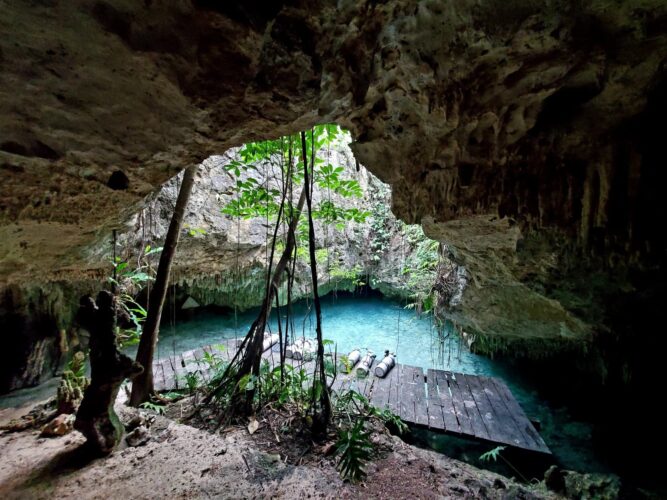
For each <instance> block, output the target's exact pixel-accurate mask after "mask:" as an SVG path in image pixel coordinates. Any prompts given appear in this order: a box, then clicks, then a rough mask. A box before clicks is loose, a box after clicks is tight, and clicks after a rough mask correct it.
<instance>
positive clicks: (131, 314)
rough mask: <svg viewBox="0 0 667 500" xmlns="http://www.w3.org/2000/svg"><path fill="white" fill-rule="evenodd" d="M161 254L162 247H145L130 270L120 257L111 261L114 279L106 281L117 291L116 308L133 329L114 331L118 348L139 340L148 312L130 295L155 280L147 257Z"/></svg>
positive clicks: (127, 262)
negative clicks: (123, 313)
mask: <svg viewBox="0 0 667 500" xmlns="http://www.w3.org/2000/svg"><path fill="white" fill-rule="evenodd" d="M160 252H162V247H156V248H153V247H151V245H146V247H145V248H144V250H143V252H142V255H141V257H140V258H139V262H140V264H139V265H138V266H137V267H135V268H132V267H131V266H130V264H129V261H127V260H123V259H122V258H121V257H116V258H115V259H111V265H112V266H113V269H114V275H115V278H114V277H109V278H108V281H109V283H111V284H112V285H114V286H115V287H116V289H117V291H118V306H119V307H120V308H121V310H122V311H124V312H125V314H126V315H127V317H128V318H130V321H131V322H132V325H133V328H119V329H118V330H117V331H116V339H117V341H118V344H119V347H121V348H123V347H127V346H129V345H133V344H137V343H138V342H139V339H140V338H141V331H142V327H143V323H144V321H145V320H146V317H147V316H148V312H147V311H146V309H144V308H143V307H142V306H141V305H140V304H139V303H137V301H135V300H134V298H133V296H132V293H136V292H137V291H138V290H139V289H140V288H142V287H144V286H145V285H146V284H147V283H148V282H150V281H153V280H154V279H155V278H154V276H155V272H156V271H155V269H154V268H153V266H152V265H151V263H150V259H149V257H150V256H152V255H155V254H158V253H160Z"/></svg>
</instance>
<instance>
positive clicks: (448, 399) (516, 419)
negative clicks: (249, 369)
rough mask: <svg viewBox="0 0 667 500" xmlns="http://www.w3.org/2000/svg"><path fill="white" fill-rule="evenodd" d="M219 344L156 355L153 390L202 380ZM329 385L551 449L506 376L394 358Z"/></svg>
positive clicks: (403, 411)
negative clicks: (389, 366) (207, 355)
mask: <svg viewBox="0 0 667 500" xmlns="http://www.w3.org/2000/svg"><path fill="white" fill-rule="evenodd" d="M224 345H225V347H226V348H225V349H224V350H222V351H221V350H219V349H218V348H216V347H214V346H206V347H202V348H200V349H195V350H192V351H187V352H184V353H181V354H177V355H175V356H171V357H168V358H164V359H160V360H157V361H156V362H155V363H154V364H153V376H154V383H155V388H156V390H158V391H164V390H171V389H183V388H185V387H186V382H185V374H186V373H187V372H197V373H198V374H199V376H200V377H201V378H203V379H204V381H207V380H208V377H210V373H209V371H208V365H207V363H206V362H205V361H204V352H205V351H209V352H215V353H216V355H218V356H219V357H221V358H222V359H224V360H230V359H231V358H232V357H233V356H234V354H235V352H236V346H237V341H234V340H231V341H225V342H224ZM263 357H264V358H266V359H267V360H268V361H269V362H270V363H271V364H272V365H275V364H277V363H278V361H279V354H278V353H277V352H273V351H272V350H271V349H269V350H267V351H265V352H264V354H263ZM286 361H287V362H289V363H290V364H292V365H294V366H295V367H303V368H304V369H305V370H307V371H308V372H309V373H310V372H312V371H313V368H314V363H313V362H304V361H296V360H291V359H288V360H286ZM371 372H372V370H371ZM330 382H331V381H330ZM332 389H333V390H334V391H341V390H347V389H353V390H356V391H358V392H360V393H361V394H363V395H364V396H365V397H366V398H368V400H369V401H370V402H371V404H373V406H375V407H378V408H389V409H390V410H391V411H392V412H393V413H395V414H396V415H398V416H399V417H401V419H402V420H403V421H404V422H406V423H408V424H411V425H415V426H418V427H422V428H427V429H430V430H433V431H436V432H444V433H447V434H453V435H457V436H463V437H470V438H476V439H481V440H484V441H489V442H491V443H499V444H504V445H509V446H513V447H516V448H522V449H525V450H530V451H535V452H539V453H546V454H550V453H551V451H550V450H549V448H548V447H547V445H546V444H545V442H544V440H543V439H542V437H541V436H540V435H539V433H538V432H537V431H536V430H535V427H534V426H533V424H532V423H531V422H530V420H529V419H528V417H527V416H526V414H525V413H524V411H523V410H522V409H521V406H519V403H518V402H517V401H516V399H515V398H514V396H513V395H512V393H511V392H510V390H509V388H508V387H507V385H506V384H505V382H503V381H502V380H500V379H498V378H494V377H483V376H478V375H466V374H463V373H453V372H450V371H445V370H435V369H428V370H426V371H424V370H423V369H422V368H420V367H415V366H408V365H403V364H400V363H399V364H397V365H396V366H395V367H394V369H393V370H391V371H390V372H389V374H388V375H387V376H386V377H385V378H382V379H380V378H377V377H375V376H374V375H371V376H369V377H367V378H365V379H357V378H356V377H354V375H345V374H339V375H338V377H337V378H336V380H335V381H333V384H332Z"/></svg>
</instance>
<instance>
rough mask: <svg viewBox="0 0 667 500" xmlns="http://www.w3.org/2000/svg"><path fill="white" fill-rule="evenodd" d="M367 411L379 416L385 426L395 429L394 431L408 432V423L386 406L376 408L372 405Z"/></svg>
mask: <svg viewBox="0 0 667 500" xmlns="http://www.w3.org/2000/svg"><path fill="white" fill-rule="evenodd" d="M369 413H370V414H371V415H373V416H375V417H377V418H379V419H380V420H381V421H382V422H383V423H384V424H385V426H387V427H390V428H392V427H393V428H394V429H396V432H398V433H399V434H401V435H402V434H405V433H406V432H408V424H406V423H405V422H403V420H401V417H399V416H398V415H396V414H395V413H394V412H392V411H391V410H390V409H388V408H383V409H380V408H376V407H374V406H371V407H370V411H369Z"/></svg>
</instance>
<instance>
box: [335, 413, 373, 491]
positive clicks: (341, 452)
mask: <svg viewBox="0 0 667 500" xmlns="http://www.w3.org/2000/svg"><path fill="white" fill-rule="evenodd" d="M372 451H373V445H372V443H371V433H370V431H367V430H365V426H364V420H362V419H359V420H357V421H356V422H355V423H354V425H353V426H352V427H350V428H348V429H341V430H340V431H339V433H338V441H337V442H336V455H338V456H339V459H338V469H339V470H340V474H341V476H343V477H344V478H347V479H349V480H351V481H360V480H362V479H363V478H364V477H365V476H366V471H365V470H364V466H365V464H366V462H368V461H369V460H370V458H371V452H372Z"/></svg>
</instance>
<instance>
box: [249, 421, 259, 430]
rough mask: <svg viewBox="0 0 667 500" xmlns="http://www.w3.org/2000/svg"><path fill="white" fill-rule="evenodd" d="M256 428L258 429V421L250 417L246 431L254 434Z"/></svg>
mask: <svg viewBox="0 0 667 500" xmlns="http://www.w3.org/2000/svg"><path fill="white" fill-rule="evenodd" d="M257 429H259V422H258V421H257V420H256V419H254V418H251V419H250V423H248V432H249V433H250V434H254V433H255V432H257Z"/></svg>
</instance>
